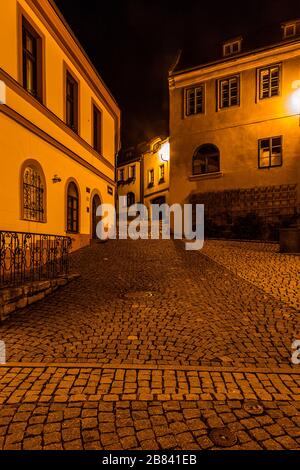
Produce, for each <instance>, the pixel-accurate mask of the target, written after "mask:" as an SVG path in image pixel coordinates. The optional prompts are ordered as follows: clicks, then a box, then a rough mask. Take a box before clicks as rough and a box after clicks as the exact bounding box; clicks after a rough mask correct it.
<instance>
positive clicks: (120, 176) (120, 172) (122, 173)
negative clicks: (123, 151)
mask: <svg viewBox="0 0 300 470" xmlns="http://www.w3.org/2000/svg"><path fill="white" fill-rule="evenodd" d="M119 181H124V170H123V169H122V170H119Z"/></svg>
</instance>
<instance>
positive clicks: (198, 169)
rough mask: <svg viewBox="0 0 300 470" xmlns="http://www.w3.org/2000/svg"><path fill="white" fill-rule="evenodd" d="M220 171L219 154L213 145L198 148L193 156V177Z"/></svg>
mask: <svg viewBox="0 0 300 470" xmlns="http://www.w3.org/2000/svg"><path fill="white" fill-rule="evenodd" d="M219 171H220V152H219V149H218V147H216V146H215V145H213V144H204V145H201V147H199V148H198V149H197V150H196V152H195V153H194V156H193V175H202V174H205V173H216V172H219Z"/></svg>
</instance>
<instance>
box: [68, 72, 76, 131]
mask: <svg viewBox="0 0 300 470" xmlns="http://www.w3.org/2000/svg"><path fill="white" fill-rule="evenodd" d="M66 124H67V126H69V127H70V128H71V129H72V130H73V131H74V132H78V83H77V81H76V80H75V79H74V78H73V77H72V75H71V74H70V72H68V71H67V75H66Z"/></svg>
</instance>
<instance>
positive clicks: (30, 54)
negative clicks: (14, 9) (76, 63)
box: [22, 18, 42, 100]
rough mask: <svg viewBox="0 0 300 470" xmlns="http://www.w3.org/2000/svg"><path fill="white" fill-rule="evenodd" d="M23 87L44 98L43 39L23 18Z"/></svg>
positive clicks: (38, 97) (39, 97)
mask: <svg viewBox="0 0 300 470" xmlns="http://www.w3.org/2000/svg"><path fill="white" fill-rule="evenodd" d="M22 49H23V87H24V88H25V90H27V91H28V92H29V93H30V94H31V95H33V96H35V97H36V98H37V99H39V100H42V40H41V38H40V36H39V35H38V34H37V33H36V31H35V30H34V29H33V27H32V26H31V24H30V23H29V22H28V21H27V20H26V19H25V18H23V22H22Z"/></svg>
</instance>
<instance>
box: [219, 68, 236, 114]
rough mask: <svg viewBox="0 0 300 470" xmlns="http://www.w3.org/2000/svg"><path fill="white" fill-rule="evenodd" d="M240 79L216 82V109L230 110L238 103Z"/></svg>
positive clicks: (232, 78)
mask: <svg viewBox="0 0 300 470" xmlns="http://www.w3.org/2000/svg"><path fill="white" fill-rule="evenodd" d="M239 81H240V79H239V77H238V76H234V77H229V78H226V79H223V80H219V82H218V108H219V109H223V108H230V107H231V106H237V105H238V104H239V102H240V83H239Z"/></svg>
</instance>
